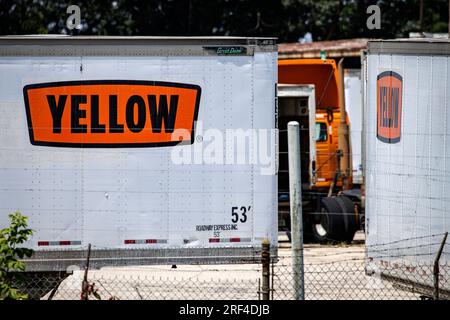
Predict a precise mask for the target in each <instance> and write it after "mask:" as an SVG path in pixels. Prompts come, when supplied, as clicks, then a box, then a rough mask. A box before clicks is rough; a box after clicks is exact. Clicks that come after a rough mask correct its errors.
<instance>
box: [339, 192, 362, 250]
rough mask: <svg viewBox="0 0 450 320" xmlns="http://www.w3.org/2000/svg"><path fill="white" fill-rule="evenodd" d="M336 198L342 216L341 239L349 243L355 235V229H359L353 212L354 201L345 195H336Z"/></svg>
mask: <svg viewBox="0 0 450 320" xmlns="http://www.w3.org/2000/svg"><path fill="white" fill-rule="evenodd" d="M336 200H337V201H338V202H339V204H340V206H341V208H342V213H343V218H344V225H345V234H344V240H343V241H346V242H348V243H351V242H352V240H353V238H354V237H355V233H356V231H357V230H358V229H359V222H358V219H357V216H356V212H355V203H354V202H353V201H352V200H350V198H348V197H346V196H340V197H336Z"/></svg>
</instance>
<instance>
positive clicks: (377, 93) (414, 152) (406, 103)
mask: <svg viewBox="0 0 450 320" xmlns="http://www.w3.org/2000/svg"><path fill="white" fill-rule="evenodd" d="M365 68H366V73H367V79H365V80H366V84H365V88H366V91H365V94H366V98H365V101H366V106H365V121H366V122H365V143H366V155H365V161H366V167H365V170H366V171H365V182H366V233H367V239H366V242H367V255H368V258H369V261H375V262H377V263H376V264H375V266H376V267H377V268H381V270H383V268H390V269H392V268H394V267H395V268H397V267H399V266H400V267H401V266H403V267H405V266H413V265H423V264H426V265H432V262H433V260H434V258H435V255H436V252H437V250H438V248H439V243H440V242H441V240H442V238H443V233H444V232H446V231H448V229H449V227H450V209H449V208H450V198H449V196H448V194H449V192H450V125H449V124H450V99H449V95H450V42H448V41H442V40H441V41H437V40H431V41H430V40H428V39H422V40H399V41H395V40H393V41H374V42H369V50H368V55H367V64H366V66H365ZM449 258H450V255H449V250H448V245H447V249H446V251H444V254H443V255H442V258H441V263H442V264H443V265H446V266H447V267H448V263H449ZM378 262H379V263H378ZM370 265H371V266H372V267H374V265H373V264H372V263H371V264H370ZM408 270H413V269H408ZM417 270H419V269H417ZM399 274H401V275H402V277H405V276H404V275H405V274H406V273H399ZM447 275H448V274H447ZM410 280H412V281H416V282H423V283H424V284H426V285H432V281H433V277H432V271H431V270H428V274H427V275H422V276H417V275H414V274H411V279H410ZM447 283H448V282H447ZM446 289H449V288H446Z"/></svg>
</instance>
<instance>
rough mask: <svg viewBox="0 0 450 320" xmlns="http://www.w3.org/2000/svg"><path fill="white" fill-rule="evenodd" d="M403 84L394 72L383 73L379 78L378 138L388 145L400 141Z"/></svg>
mask: <svg viewBox="0 0 450 320" xmlns="http://www.w3.org/2000/svg"><path fill="white" fill-rule="evenodd" d="M402 82H403V80H402V77H401V76H400V75H399V74H398V73H396V72H394V71H385V72H382V73H380V74H379V75H378V77H377V138H378V139H379V140H380V141H383V142H386V143H397V142H399V141H400V136H401V126H402V90H403V89H402Z"/></svg>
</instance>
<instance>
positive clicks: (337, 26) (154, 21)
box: [0, 0, 448, 42]
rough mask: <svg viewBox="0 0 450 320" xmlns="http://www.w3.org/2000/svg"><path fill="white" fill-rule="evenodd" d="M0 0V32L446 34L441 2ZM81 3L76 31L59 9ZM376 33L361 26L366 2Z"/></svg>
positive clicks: (292, 37) (290, 36) (287, 37)
mask: <svg viewBox="0 0 450 320" xmlns="http://www.w3.org/2000/svg"><path fill="white" fill-rule="evenodd" d="M422 1H423V7H424V10H423V21H422V23H420V21H419V17H420V2H421V0H377V1H375V0H216V1H213V0H147V1H141V0H95V1H93V0H78V1H76V2H73V1H68V0H1V1H0V34H36V33H63V34H93V35H94V34H95V35H165V36H170V35H172V36H173V35H179V36H186V35H229V36H276V37H279V39H280V42H287V41H297V40H298V39H299V38H300V37H302V36H303V35H304V34H305V33H307V32H310V33H312V36H313V39H314V40H327V39H328V40H331V39H343V38H356V37H376V38H392V37H407V36H408V33H409V32H411V31H427V32H446V31H447V25H448V24H447V21H448V0H422ZM70 4H77V5H79V6H80V8H81V19H82V26H83V28H82V30H68V29H67V28H66V19H67V17H68V16H69V14H67V13H66V9H67V7H68V6H69V5H70ZM372 4H377V5H379V7H380V9H381V18H382V24H381V30H369V29H367V28H366V21H367V18H368V14H367V13H366V9H367V7H368V6H369V5H372Z"/></svg>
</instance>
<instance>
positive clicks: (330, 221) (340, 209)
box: [311, 196, 357, 243]
mask: <svg viewBox="0 0 450 320" xmlns="http://www.w3.org/2000/svg"><path fill="white" fill-rule="evenodd" d="M311 220H312V224H311V227H312V232H313V234H314V238H315V240H316V241H318V242H320V243H327V242H342V241H346V242H351V241H352V240H353V237H354V235H355V232H356V230H357V223H356V222H357V221H356V219H355V209H354V205H353V202H352V201H351V200H350V199H348V198H347V197H343V196H341V197H328V198H323V199H322V207H321V210H320V213H319V217H316V219H311Z"/></svg>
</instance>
